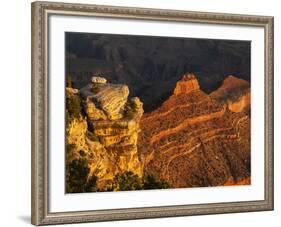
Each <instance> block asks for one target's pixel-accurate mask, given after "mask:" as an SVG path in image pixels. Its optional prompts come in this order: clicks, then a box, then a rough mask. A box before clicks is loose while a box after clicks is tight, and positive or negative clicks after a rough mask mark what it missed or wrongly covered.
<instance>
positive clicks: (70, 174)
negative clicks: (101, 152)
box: [66, 158, 97, 193]
mask: <svg viewBox="0 0 281 227" xmlns="http://www.w3.org/2000/svg"><path fill="white" fill-rule="evenodd" d="M89 172H90V168H89V166H88V162H87V160H86V159H84V158H80V159H76V160H73V161H72V162H71V163H70V164H69V166H68V170H67V182H66V185H67V186H66V190H67V192H68V193H78V192H90V191H95V190H96V182H97V177H96V176H95V175H93V176H91V177H88V175H89Z"/></svg>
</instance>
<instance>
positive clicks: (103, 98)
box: [66, 77, 143, 190]
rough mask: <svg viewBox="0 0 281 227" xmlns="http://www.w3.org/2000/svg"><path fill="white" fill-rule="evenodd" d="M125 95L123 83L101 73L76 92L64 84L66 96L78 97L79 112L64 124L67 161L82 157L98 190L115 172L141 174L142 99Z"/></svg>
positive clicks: (102, 187)
mask: <svg viewBox="0 0 281 227" xmlns="http://www.w3.org/2000/svg"><path fill="white" fill-rule="evenodd" d="M128 95H129V89H128V87H127V86H126V85H122V84H110V83H107V81H106V80H105V79H104V78H102V77H93V78H92V82H91V83H90V84H88V85H87V86H85V87H84V88H82V89H80V90H79V92H78V91H77V90H76V89H71V88H67V97H68V98H71V97H72V98H73V97H75V96H76V97H79V98H81V114H79V116H78V117H75V118H71V120H70V121H69V122H68V124H67V129H66V139H67V163H68V166H70V165H71V163H72V162H73V161H75V160H79V159H85V160H86V161H87V163H88V168H89V169H90V171H89V174H88V178H91V176H95V177H97V179H98V180H97V185H98V189H99V190H106V187H107V185H108V182H110V181H111V180H112V179H113V178H114V176H115V175H116V174H119V173H122V172H125V171H130V172H133V173H134V174H137V175H138V176H142V174H143V166H142V163H141V162H140V158H139V156H138V152H137V140H138V133H139V131H140V129H139V121H140V118H141V116H142V114H143V108H142V102H141V101H140V100H139V99H138V98H137V97H134V98H131V99H128Z"/></svg>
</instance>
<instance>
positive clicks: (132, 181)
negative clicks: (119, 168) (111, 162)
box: [114, 171, 143, 191]
mask: <svg viewBox="0 0 281 227" xmlns="http://www.w3.org/2000/svg"><path fill="white" fill-rule="evenodd" d="M114 181H115V183H116V186H117V188H118V189H119V190H120V191H130V190H140V189H142V187H143V184H142V179H141V178H140V177H139V176H138V175H136V174H134V173H133V172H131V171H126V172H124V173H122V174H117V175H116V176H115V178H114Z"/></svg>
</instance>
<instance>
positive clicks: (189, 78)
mask: <svg viewBox="0 0 281 227" xmlns="http://www.w3.org/2000/svg"><path fill="white" fill-rule="evenodd" d="M199 89H200V86H199V83H198V81H197V79H196V77H195V75H194V74H193V73H187V74H185V75H183V77H182V79H181V80H180V81H178V82H177V85H176V88H175V90H174V95H178V94H188V93H190V92H192V91H196V90H199Z"/></svg>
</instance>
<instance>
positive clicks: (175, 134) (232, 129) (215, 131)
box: [138, 74, 250, 187]
mask: <svg viewBox="0 0 281 227" xmlns="http://www.w3.org/2000/svg"><path fill="white" fill-rule="evenodd" d="M226 82H227V83H228V81H226ZM238 87H239V86H236V88H238ZM247 89H249V87H248V88H247ZM221 90H223V89H221ZM226 93H227V92H226ZM228 98H229V99H228V100H230V98H231V97H228ZM237 100H240V97H237ZM241 105H242V107H239V108H236V107H235V108H234V107H233V105H232V106H231V105H230V104H229V102H223V101H218V99H216V98H214V97H213V96H212V95H207V94H206V93H204V92H202V91H201V90H200V86H199V83H198V81H197V79H196V76H195V75H194V74H186V75H184V76H183V77H182V80H180V81H179V82H177V84H176V87H175V89H174V93H173V95H172V96H170V97H169V99H168V100H166V101H165V102H164V103H163V104H162V106H160V107H159V108H158V109H156V110H155V111H153V112H151V113H146V114H144V116H143V117H142V119H141V123H140V127H141V132H140V135H139V142H138V151H139V152H140V153H141V154H142V155H144V156H145V157H146V158H145V171H146V172H151V173H153V174H154V175H156V176H157V177H159V178H162V179H164V180H166V181H167V182H168V183H169V184H170V185H171V187H200V186H216V185H224V184H225V185H229V184H239V182H240V183H241V182H246V183H249V182H250V180H249V179H250V116H249V115H248V114H247V113H245V111H239V110H240V109H241V108H242V109H244V108H245V105H244V104H241ZM247 105H248V107H249V105H250V103H248V104H247ZM232 107H233V108H232ZM245 179H247V180H245Z"/></svg>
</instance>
